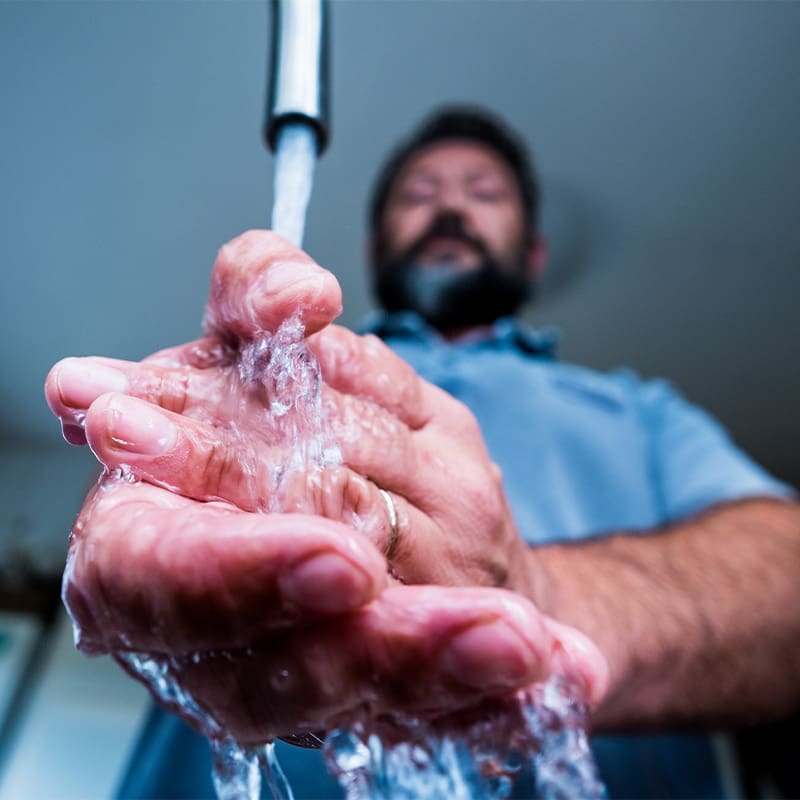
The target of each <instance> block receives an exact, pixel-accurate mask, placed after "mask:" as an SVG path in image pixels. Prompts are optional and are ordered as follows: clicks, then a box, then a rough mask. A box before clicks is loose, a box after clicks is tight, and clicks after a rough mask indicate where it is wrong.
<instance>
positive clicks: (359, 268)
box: [0, 0, 800, 482]
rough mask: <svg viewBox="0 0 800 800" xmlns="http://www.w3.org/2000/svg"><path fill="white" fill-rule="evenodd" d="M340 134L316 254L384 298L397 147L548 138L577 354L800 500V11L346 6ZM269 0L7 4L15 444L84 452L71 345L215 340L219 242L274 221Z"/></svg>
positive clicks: (3, 8)
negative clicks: (501, 121)
mask: <svg viewBox="0 0 800 800" xmlns="http://www.w3.org/2000/svg"><path fill="white" fill-rule="evenodd" d="M332 16H333V86H332V93H333V142H332V147H331V149H330V150H329V152H328V153H327V154H326V155H325V157H324V159H323V160H322V162H321V164H320V166H319V169H318V177H317V182H316V187H315V194H314V198H313V205H312V209H311V213H310V219H309V229H308V235H307V240H306V245H307V249H308V250H309V252H311V253H312V254H313V255H314V256H315V257H316V258H317V259H318V260H319V261H320V262H321V263H323V264H325V265H326V266H328V267H330V268H331V269H333V270H334V271H335V272H336V274H337V275H338V276H339V278H340V280H341V282H342V284H343V287H344V292H345V303H346V310H345V314H344V322H345V323H346V324H355V323H356V322H357V320H358V319H359V317H360V316H361V315H362V313H363V312H364V311H365V310H366V309H367V308H368V307H369V302H370V301H369V297H368V293H367V289H366V286H365V283H364V280H363V259H362V255H361V254H362V246H363V244H362V243H363V224H362V220H363V216H364V215H363V209H364V197H365V193H366V191H367V189H368V186H369V182H370V178H371V175H372V174H373V172H374V170H375V169H376V167H377V165H378V164H379V163H380V161H381V159H382V157H383V155H384V154H385V152H386V149H387V147H388V145H389V144H390V143H391V142H392V141H393V140H394V139H395V138H396V136H397V135H398V134H400V133H403V132H405V131H406V130H407V129H408V127H409V126H410V124H411V123H412V122H414V121H416V120H417V119H418V118H419V117H420V115H421V114H423V113H425V112H426V111H427V110H428V109H429V108H430V107H431V106H433V105H434V104H436V103H438V102H440V101H444V100H451V99H456V100H469V101H475V102H479V103H484V104H488V105H491V106H492V107H494V108H495V109H497V110H498V111H500V112H501V113H503V114H505V115H507V116H508V118H509V119H510V121H511V122H512V123H513V124H514V125H515V126H516V127H518V128H519V129H520V130H521V131H522V132H524V133H525V135H526V136H527V137H528V138H529V140H530V141H531V143H532V145H533V147H534V150H535V153H536V156H537V159H538V162H539V164H540V169H541V173H542V175H543V181H544V187H545V192H546V208H545V225H546V230H547V232H548V233H549V235H550V239H551V247H552V251H553V260H552V264H551V273H550V275H549V276H548V278H547V281H546V283H545V286H544V289H543V292H542V294H541V296H540V300H539V302H538V303H537V304H536V305H534V307H533V308H532V309H531V310H530V313H529V317H530V319H531V320H532V321H533V322H535V323H537V324H538V323H541V324H551V323H557V324H559V325H560V326H561V327H562V328H563V329H564V332H565V338H564V346H563V352H562V354H563V356H564V357H565V358H569V359H573V360H577V361H579V362H582V363H586V364H589V365H593V366H597V367H599V368H603V369H605V368H610V367H612V366H615V365H617V364H628V365H631V366H633V367H635V368H636V369H638V370H639V371H641V372H642V373H643V374H645V375H656V374H658V375H667V376H669V377H671V378H672V379H673V380H674V381H675V383H677V385H678V386H679V387H680V388H681V389H682V390H683V391H684V392H685V393H686V394H688V395H689V397H690V398H692V399H693V400H696V401H698V402H700V403H701V404H703V405H705V406H707V407H709V408H711V410H712V411H714V412H715V413H717V414H718V415H719V416H720V417H721V418H722V420H723V422H724V423H725V424H726V425H727V426H728V427H729V429H730V430H731V431H732V432H733V434H734V435H735V437H736V438H737V439H738V440H739V441H740V442H742V443H743V444H744V445H745V446H746V447H747V448H748V449H749V450H750V451H751V452H753V453H754V454H755V455H756V457H758V458H759V459H760V460H761V461H763V462H764V463H765V464H766V465H767V466H768V467H770V468H771V469H772V470H773V471H775V472H777V473H778V474H780V475H782V476H784V477H785V478H787V479H790V480H794V481H795V482H800V465H799V464H798V458H797V456H796V449H797V445H796V443H797V441H798V433H799V432H800V423H798V419H797V409H798V407H800V380H799V379H798V378H799V376H798V369H797V361H796V358H797V344H796V343H797V339H798V331H800V324H799V323H798V317H797V312H796V303H797V298H798V288H799V286H800V278H799V277H798V269H797V267H798V261H799V260H800V225H799V224H798V219H799V218H800V214H799V213H798V212H800V190H799V189H798V183H799V182H800V177H799V172H800V171H799V170H798V167H799V166H800V109H799V108H798V78H797V76H798V75H800V47H798V46H797V42H798V41H799V40H800V4H797V3H770V2H765V3H725V2H715V3H679V2H670V3H666V2H665V3H605V2H593V3H579V2H570V3H558V2H548V3H538V2H488V1H487V2H448V1H446V0H439V2H414V1H413V0H382V1H380V2H379V1H378V0H373V2H367V1H366V0H351V1H349V2H344V1H343V0H339V2H334V4H333V14H332ZM267 26H268V15H267V13H266V7H265V5H263V4H262V3H260V2H248V3H238V2H216V3H214V2H211V3H200V2H192V3H166V2H159V3H155V2H154V3H140V2H135V3H128V2H114V3H111V2H108V3H96V2H91V3H89V2H70V3H44V2H16V3H10V2H5V3H0V96H2V121H1V122H0V225H1V226H2V242H3V262H4V263H3V266H2V284H1V285H2V288H1V289H0V337H1V338H2V342H3V345H2V350H1V351H0V403H2V407H3V409H4V413H3V415H2V416H1V417H0V437H1V438H2V440H4V441H5V442H6V443H7V444H8V445H11V444H13V445H15V446H17V447H18V446H23V447H24V446H25V443H26V442H28V441H32V440H34V439H36V440H39V441H40V443H43V444H45V445H46V446H49V445H52V446H54V447H57V446H59V445H58V440H59V434H58V430H57V426H56V424H55V422H54V421H53V420H52V419H51V418H50V416H49V412H48V411H47V410H46V407H45V404H44V402H43V400H42V393H41V384H42V381H43V380H44V377H45V375H46V372H47V370H48V368H49V366H50V365H51V364H52V363H53V362H54V361H56V360H57V359H58V358H60V357H62V356H65V355H68V354H91V353H98V354H99V353H102V354H107V355H113V356H117V357H123V358H139V357H141V356H144V355H145V354H147V353H148V352H150V351H152V350H154V349H157V348H160V347H162V346H165V345H168V344H172V343H176V342H179V341H183V340H186V339H188V338H192V337H194V336H195V335H196V334H197V333H198V331H199V320H200V316H201V310H202V305H203V302H204V299H205V295H206V287H207V279H208V274H209V270H210V267H211V264H212V262H213V258H214V254H215V252H216V250H217V248H218V247H219V245H220V244H221V243H222V242H224V241H225V240H226V239H228V238H229V237H231V236H233V235H235V234H236V233H237V232H239V231H241V230H243V229H246V228H248V227H264V226H265V225H266V222H267V220H268V217H269V207H270V203H271V189H270V181H271V174H272V161H271V157H270V156H269V155H268V154H267V153H266V152H265V151H264V150H263V148H262V145H261V141H260V124H261V115H262V106H263V94H264V87H265V72H266V42H267V38H268V37H267Z"/></svg>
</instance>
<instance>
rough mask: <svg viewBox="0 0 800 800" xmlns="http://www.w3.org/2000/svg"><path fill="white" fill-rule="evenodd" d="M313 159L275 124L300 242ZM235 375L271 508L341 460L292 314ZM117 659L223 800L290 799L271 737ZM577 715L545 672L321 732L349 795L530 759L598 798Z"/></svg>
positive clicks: (434, 798)
mask: <svg viewBox="0 0 800 800" xmlns="http://www.w3.org/2000/svg"><path fill="white" fill-rule="evenodd" d="M315 158H316V142H315V139H314V132H313V130H312V129H311V128H309V127H307V126H304V125H294V126H285V127H284V128H283V129H282V131H281V132H280V136H279V139H278V146H277V149H276V165H275V187H274V198H275V202H274V209H273V217H272V226H273V229H274V230H275V231H276V232H277V233H280V234H281V235H283V236H284V237H285V238H287V239H289V240H291V241H292V242H294V243H295V244H297V245H298V246H300V245H301V243H302V238H303V227H304V222H305V213H306V207H307V204H308V201H309V198H310V195H311V184H312V179H313V172H314V163H315ZM235 379H237V380H239V381H241V382H242V383H244V384H249V383H253V382H259V383H261V384H264V385H266V386H267V387H268V390H269V391H268V392H267V396H268V397H269V398H270V406H269V408H268V409H265V412H264V414H265V420H264V424H265V425H267V426H269V429H270V432H271V435H272V436H273V437H276V436H277V437H278V438H279V440H280V441H281V443H282V450H283V452H284V453H287V454H288V456H287V460H286V461H285V463H282V464H278V465H276V467H275V469H274V470H273V473H272V486H271V487H270V490H271V492H270V497H271V499H270V501H269V506H268V507H266V508H263V509H261V510H262V511H265V512H273V513H274V512H278V511H280V510H281V509H280V501H279V500H276V499H275V498H280V497H281V494H282V493H281V487H282V485H283V483H284V481H285V480H286V479H287V478H288V477H289V476H291V475H292V474H295V473H296V471H297V470H299V469H302V470H303V471H304V472H305V473H306V474H307V475H309V476H313V475H314V472H315V471H316V470H322V469H325V468H328V467H330V466H333V465H337V464H340V463H341V454H340V451H339V448H338V446H337V445H336V443H335V442H333V441H331V440H330V437H329V435H328V434H326V431H325V424H324V419H323V415H322V409H321V377H320V371H319V366H318V365H317V363H316V360H315V359H314V357H313V356H312V355H311V353H310V352H309V351H308V349H307V348H306V347H305V344H304V340H303V329H302V325H301V324H300V323H299V321H298V320H297V319H292V320H288V321H286V322H285V323H284V324H283V325H281V327H280V328H279V329H278V331H276V332H274V333H268V332H265V333H264V334H263V336H261V337H257V338H256V339H255V340H254V341H252V342H250V343H249V344H247V345H246V346H245V347H243V348H242V351H241V353H240V357H239V362H238V372H237V373H236V375H235ZM230 427H231V431H233V432H234V433H235V432H236V431H237V430H238V428H237V421H236V420H235V419H233V420H231V423H230ZM129 477H130V476H127V479H129ZM121 479H126V476H124V475H123V476H122V478H121ZM356 522H357V521H356ZM209 655H210V654H196V655H195V656H193V657H192V658H194V659H203V658H206V657H209ZM217 655H219V654H217ZM222 655H223V657H224V655H225V654H222ZM117 658H118V659H119V660H120V661H122V662H123V663H124V664H125V665H126V666H127V668H128V669H130V670H131V671H133V672H135V673H136V674H138V675H139V676H140V677H141V678H142V679H143V680H144V681H145V682H147V683H148V685H149V686H150V688H151V690H152V691H153V693H154V694H155V695H156V696H158V697H159V698H160V699H161V701H162V703H163V704H164V705H165V706H167V707H168V708H172V709H174V710H179V711H180V713H181V715H182V716H184V717H185V718H188V719H189V720H190V721H191V722H193V723H194V725H195V726H196V727H198V728H199V729H200V730H203V731H204V732H205V734H206V735H207V736H208V738H209V741H210V743H211V749H212V754H213V762H214V785H215V787H216V791H217V795H218V797H219V799H220V800H258V798H259V797H260V796H261V781H262V773H263V775H264V777H265V778H266V781H267V784H268V786H269V788H270V789H271V791H272V794H273V796H274V797H275V798H276V800H291V799H292V797H293V795H292V791H291V788H290V786H289V784H288V782H287V780H286V778H285V777H284V775H283V772H282V771H281V768H280V765H279V764H278V762H277V759H276V757H275V751H274V746H273V744H271V743H269V744H265V745H264V746H262V747H258V748H252V749H246V748H242V747H240V746H239V745H238V744H237V743H236V741H234V740H233V739H232V738H231V737H230V736H229V735H227V734H226V732H225V731H224V730H223V729H222V727H221V726H220V725H219V724H218V723H217V722H216V721H215V720H213V719H210V718H209V717H208V715H207V714H205V713H204V712H203V710H202V709H201V708H200V706H199V705H198V704H197V703H196V702H195V701H194V699H193V698H192V697H191V695H190V694H189V693H188V692H187V691H185V690H184V689H183V688H182V687H181V686H180V684H179V681H178V677H177V676H178V675H179V674H180V669H181V663H179V662H178V661H176V660H170V659H168V658H163V657H159V658H154V657H152V656H150V655H149V654H144V653H127V654H118V655H117ZM585 723H586V711H585V707H584V705H583V704H582V702H581V699H580V697H579V695H577V694H576V693H575V692H573V691H571V690H570V687H568V686H566V685H564V684H563V683H562V682H560V681H558V680H551V681H550V682H548V683H546V684H543V685H539V686H535V687H532V688H530V689H529V690H527V691H526V692H521V693H518V694H517V695H516V696H514V697H511V698H508V699H506V700H504V701H502V702H501V701H494V702H492V703H486V704H484V706H482V707H481V708H480V709H477V710H472V711H471V712H462V713H461V714H459V715H457V716H454V717H450V718H448V719H447V720H437V721H421V720H416V719H409V718H404V717H401V716H393V717H391V718H380V719H376V720H364V719H358V720H353V722H352V724H351V725H350V726H349V727H348V728H346V729H339V730H335V731H333V732H331V733H330V734H329V735H328V737H327V739H326V741H325V744H324V755H325V760H326V763H327V765H328V769H329V770H330V771H331V773H332V774H333V775H335V776H336V778H337V779H338V781H339V783H340V785H341V786H342V788H343V790H344V793H345V796H346V798H347V800H390V799H391V800H440V798H443V797H448V798H453V800H472V799H473V798H475V799H476V800H477V798H481V800H482V799H483V798H505V797H508V796H509V793H510V791H511V787H512V784H513V782H514V779H515V778H516V777H517V776H518V774H519V773H520V771H521V770H522V769H523V768H524V767H526V766H528V767H530V766H532V767H533V773H534V780H535V784H536V785H535V792H536V794H537V796H538V797H541V798H545V799H546V800H562V799H564V800H565V799H566V798H601V797H604V795H605V793H604V789H603V786H602V784H601V783H600V782H599V781H598V779H597V776H596V770H595V766H594V761H593V758H592V755H591V751H590V748H589V744H588V739H587V736H586V733H585Z"/></svg>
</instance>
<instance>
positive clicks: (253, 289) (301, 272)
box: [205, 230, 342, 339]
mask: <svg viewBox="0 0 800 800" xmlns="http://www.w3.org/2000/svg"><path fill="white" fill-rule="evenodd" d="M341 310H342V292H341V289H340V287H339V283H338V281H337V280H336V278H335V277H334V275H333V273H331V272H329V271H328V270H326V269H323V268H322V267H320V266H319V265H318V264H317V263H316V262H314V260H313V259H311V258H310V257H309V256H308V255H306V253H304V252H303V251H302V250H299V249H298V248H297V247H295V246H294V245H293V244H291V243H290V242H288V241H287V240H286V239H283V238H282V237H281V236H278V235H277V234H275V233H272V232H271V231H262V230H251V231H247V232H246V233H243V234H241V235H240V236H237V237H236V238H235V239H232V240H231V241H230V242H228V243H227V244H225V245H223V246H222V248H220V251H219V253H218V254H217V260H216V262H215V263H214V269H213V272H212V276H211V290H210V293H209V297H208V304H207V306H206V314H205V327H206V330H207V332H208V333H211V334H222V335H224V336H234V337H236V338H240V339H250V338H252V337H253V336H254V335H255V334H257V333H259V332H262V331H272V332H274V331H275V330H277V329H278V327H279V326H280V324H281V323H282V322H283V321H284V320H286V319H289V318H290V317H292V316H294V315H297V316H299V318H300V322H301V323H302V324H303V327H304V330H305V334H306V335H310V334H312V333H315V332H316V331H319V330H321V329H322V328H324V327H325V326H326V325H328V324H330V323H331V322H332V321H333V320H334V319H336V317H337V316H338V315H339V314H340V313H341Z"/></svg>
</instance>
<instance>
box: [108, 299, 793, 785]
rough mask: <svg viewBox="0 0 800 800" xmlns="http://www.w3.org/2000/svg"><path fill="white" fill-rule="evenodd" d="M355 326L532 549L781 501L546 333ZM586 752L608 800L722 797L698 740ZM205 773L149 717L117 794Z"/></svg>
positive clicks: (645, 396)
mask: <svg viewBox="0 0 800 800" xmlns="http://www.w3.org/2000/svg"><path fill="white" fill-rule="evenodd" d="M363 331H364V332H372V333H375V334H377V335H379V336H380V337H381V338H383V339H384V340H385V341H386V342H387V343H388V344H389V346H390V347H391V348H392V349H393V350H394V351H395V352H396V353H397V354H398V355H400V356H401V357H402V358H403V359H405V360H406V361H408V362H409V363H410V364H411V365H412V366H413V367H414V368H415V369H416V371H417V372H418V373H419V374H420V375H421V376H422V377H423V378H425V379H426V380H428V381H430V382H431V383H434V384H436V385H437V386H439V387H441V388H442V389H444V390H446V391H447V392H449V393H450V394H452V395H453V396H455V397H457V398H458V399H459V400H461V401H462V402H463V403H465V404H466V405H467V406H468V407H469V408H470V409H471V410H472V412H473V413H474V414H475V416H476V417H477V419H478V422H479V424H480V427H481V430H482V432H483V435H484V438H485V440H486V444H487V446H488V449H489V452H490V454H491V456H492V458H493V459H494V461H495V462H497V464H498V465H499V466H500V467H501V469H502V470H503V478H504V486H505V490H506V493H507V495H508V498H509V501H510V503H511V507H512V509H513V512H514V517H515V520H516V522H517V525H518V528H519V530H520V533H521V535H522V536H523V537H524V538H525V540H526V541H528V542H530V543H531V544H534V545H535V544H544V543H547V542H558V541H565V540H573V541H574V540H579V539H584V538H587V537H592V536H597V535H602V534H604V533H612V532H614V533H618V532H629V533H631V534H635V533H636V532H637V531H645V530H648V529H651V528H654V527H657V526H659V525H663V524H665V523H669V522H672V521H676V520H679V519H681V518H683V517H686V516H688V515H691V514H693V513H696V512H698V511H700V510H702V509H704V508H707V507H709V506H711V505H714V504H715V503H719V502H723V501H729V500H735V499H739V498H746V497H755V496H779V497H788V496H791V494H792V492H791V490H790V489H789V488H788V487H787V486H785V485H783V484H781V483H779V482H777V481H776V480H774V479H773V478H771V477H770V476H769V475H768V474H767V473H766V472H765V471H764V470H763V469H761V468H760V467H759V466H758V465H757V464H755V463H754V462H753V461H752V460H751V459H749V458H748V457H747V456H746V455H745V454H744V453H742V452H741V451H740V450H739V449H737V447H736V446H735V445H734V444H733V443H732V442H731V440H730V438H729V437H728V435H727V434H726V433H725V431H724V430H723V429H722V428H721V427H720V425H719V424H718V423H717V422H715V421H714V420H713V419H712V418H711V417H709V416H708V414H706V413H705V412H703V411H701V410H700V409H698V408H696V407H695V406H693V405H691V404H690V403H687V402H686V400H684V399H683V398H682V397H681V396H680V395H679V394H678V393H677V392H676V391H675V390H674V389H673V388H672V387H671V386H670V385H669V384H668V383H666V382H664V381H643V380H641V379H640V378H638V377H637V376H636V375H635V374H634V373H633V372H631V371H629V370H619V371H616V372H611V373H607V374H601V373H598V372H595V371H592V370H589V369H585V368H583V367H578V366H574V365H571V364H562V363H560V362H558V361H557V360H556V359H555V345H556V339H555V336H554V334H553V333H552V332H548V331H534V330H532V329H530V328H527V327H525V326H523V325H520V324H519V323H517V322H515V321H513V320H511V319H502V320H499V321H498V322H497V323H496V324H495V325H494V326H493V328H492V329H491V331H489V332H488V333H487V335H485V336H483V337H481V338H480V339H475V340H473V341H461V342H458V343H448V342H447V341H445V340H444V339H442V338H441V337H440V336H439V335H438V334H437V333H436V332H435V331H433V330H432V329H430V328H429V327H427V326H426V325H425V323H424V322H423V321H422V319H421V318H420V317H418V316H417V315H416V314H413V313H410V312H403V313H400V314H392V315H376V316H374V317H373V318H372V319H371V320H369V321H368V323H367V324H366V325H365V326H364V329H363ZM592 746H593V749H594V752H595V756H596V758H597V761H598V765H599V768H600V773H601V776H602V778H603V780H604V781H605V783H606V785H607V787H608V790H609V795H610V797H612V798H620V799H621V798H721V797H724V792H723V789H722V785H721V781H720V777H719V771H718V769H717V763H716V759H715V757H714V752H713V749H712V746H711V741H710V738H709V737H708V736H705V735H669V734H664V735H657V736H654V735H646V736H630V737H628V736H613V737H611V736H603V737H595V738H594V739H593V741H592ZM278 749H279V757H280V761H281V764H282V765H283V767H284V770H285V771H286V773H287V776H288V777H289V780H290V783H291V784H292V787H293V789H294V792H295V797H297V798H298V800H301V798H333V797H342V796H343V795H342V792H341V790H340V789H339V787H338V785H337V784H336V783H335V782H334V780H333V779H332V778H331V777H330V776H328V775H327V773H326V772H325V770H324V767H323V765H322V759H321V755H320V753H319V752H318V751H314V750H303V749H300V748H296V747H291V746H289V745H285V744H284V743H282V742H279V743H278ZM210 769H211V767H210V760H209V756H208V745H207V743H206V742H205V741H204V740H203V739H202V737H200V736H199V735H198V734H195V733H194V732H192V731H191V730H189V728H188V727H186V726H185V725H184V724H183V723H182V722H180V721H179V720H178V719H176V718H174V717H170V716H169V715H166V714H164V713H163V712H161V711H158V710H157V711H155V712H154V713H153V714H152V715H151V717H150V719H149V721H148V725H147V727H146V729H145V731H144V734H143V736H142V738H141V740H140V744H139V747H138V749H137V753H136V754H135V756H134V759H133V762H132V765H131V769H130V770H129V772H128V774H127V775H126V777H125V779H124V781H123V783H122V785H121V787H120V791H119V795H118V796H119V797H122V798H151V797H152V798H158V797H174V798H184V797H186V798H190V797H191V798H199V797H209V798H212V797H213V796H214V794H213V789H212V787H211V780H210ZM530 787H531V784H530V782H529V781H528V782H525V781H523V782H522V783H521V785H520V786H518V787H517V789H516V790H515V794H514V796H515V797H525V796H531V794H530V793H531V789H530ZM265 796H266V795H265Z"/></svg>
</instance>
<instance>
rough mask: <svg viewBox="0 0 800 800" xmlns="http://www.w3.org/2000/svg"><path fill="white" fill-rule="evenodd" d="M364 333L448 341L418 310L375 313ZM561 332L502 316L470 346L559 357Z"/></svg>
mask: <svg viewBox="0 0 800 800" xmlns="http://www.w3.org/2000/svg"><path fill="white" fill-rule="evenodd" d="M359 332H360V333H373V334H375V335H376V336H378V337H380V338H381V339H389V338H398V339H418V340H420V341H426V342H431V341H439V342H444V340H443V339H442V337H441V336H440V335H439V333H438V332H437V331H436V330H434V329H433V328H432V327H431V326H430V325H428V323H427V322H425V320H424V319H423V318H422V317H421V316H420V315H419V314H417V313H416V312H415V311H394V312H385V311H373V312H372V313H371V314H369V315H368V316H367V317H366V318H365V319H364V321H363V322H362V324H361V325H360V326H359ZM558 340H559V332H558V330H557V329H556V328H552V327H547V328H532V327H530V326H528V325H525V324H524V323H522V322H520V321H519V320H516V319H514V318H513V317H501V318H500V319H498V320H497V321H496V322H495V323H494V325H492V327H491V329H490V331H489V332H488V333H487V335H486V336H485V337H484V338H482V339H481V340H479V341H477V342H476V341H475V340H471V341H470V342H469V343H468V344H470V345H476V344H477V345H480V346H486V345H500V346H502V345H510V346H512V347H517V348H519V349H520V350H522V351H523V352H526V353H530V354H531V355H535V356H539V357H541V358H555V354H556V348H557V346H558Z"/></svg>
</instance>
